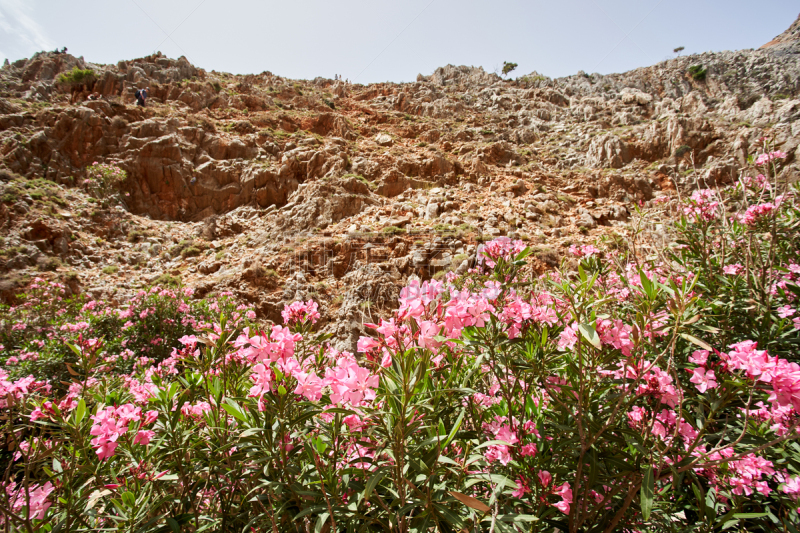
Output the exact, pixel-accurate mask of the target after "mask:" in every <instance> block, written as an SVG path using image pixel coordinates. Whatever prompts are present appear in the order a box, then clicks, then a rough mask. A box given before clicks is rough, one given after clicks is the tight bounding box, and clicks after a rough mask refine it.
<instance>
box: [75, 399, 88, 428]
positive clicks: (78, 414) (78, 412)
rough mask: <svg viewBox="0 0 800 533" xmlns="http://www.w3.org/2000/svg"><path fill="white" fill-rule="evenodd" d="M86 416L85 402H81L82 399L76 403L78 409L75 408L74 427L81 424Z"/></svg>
mask: <svg viewBox="0 0 800 533" xmlns="http://www.w3.org/2000/svg"><path fill="white" fill-rule="evenodd" d="M84 416H86V402H85V401H83V398H81V400H80V401H79V402H78V407H76V408H75V425H76V426H77V425H78V424H80V423H81V421H82V420H83V417H84Z"/></svg>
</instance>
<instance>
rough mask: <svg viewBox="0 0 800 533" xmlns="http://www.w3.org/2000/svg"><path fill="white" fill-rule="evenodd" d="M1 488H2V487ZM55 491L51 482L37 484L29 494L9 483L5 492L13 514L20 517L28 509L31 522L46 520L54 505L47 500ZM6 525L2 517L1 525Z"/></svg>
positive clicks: (30, 488)
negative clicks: (48, 511) (46, 514)
mask: <svg viewBox="0 0 800 533" xmlns="http://www.w3.org/2000/svg"><path fill="white" fill-rule="evenodd" d="M0 487H2V486H1V485H0ZM54 489H55V487H54V486H53V484H52V483H50V482H49V481H48V482H47V483H45V484H43V485H38V484H37V485H32V486H30V487H28V489H27V494H26V490H25V487H23V486H21V485H17V483H15V482H13V481H11V482H9V483H8V484H7V485H6V486H5V492H6V495H7V497H8V502H9V504H10V507H11V512H12V513H14V514H17V515H19V514H21V511H22V510H23V509H25V508H26V507H27V509H28V513H27V514H28V517H29V518H30V519H31V520H43V519H44V517H45V513H46V512H47V510H48V509H49V508H50V506H51V505H52V502H50V501H48V499H47V498H48V497H49V496H50V493H51V492H53V490H54ZM29 499H30V501H29ZM4 524H5V518H3V516H0V525H4ZM12 529H13V528H12Z"/></svg>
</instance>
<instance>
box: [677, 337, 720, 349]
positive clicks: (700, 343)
mask: <svg viewBox="0 0 800 533" xmlns="http://www.w3.org/2000/svg"><path fill="white" fill-rule="evenodd" d="M681 337H683V338H684V339H686V340H687V341H689V342H691V343H692V344H695V345H697V346H699V347H701V348H702V349H704V350H708V351H709V352H713V351H714V348H712V347H711V346H709V345H708V344H706V343H705V342H703V341H701V340H700V339H698V338H697V337H693V336H692V335H689V334H688V333H681Z"/></svg>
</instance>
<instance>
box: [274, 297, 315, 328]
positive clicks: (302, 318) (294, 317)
mask: <svg viewBox="0 0 800 533" xmlns="http://www.w3.org/2000/svg"><path fill="white" fill-rule="evenodd" d="M318 308H319V306H318V305H317V302H315V301H313V300H309V301H307V302H306V303H303V302H293V303H292V304H290V305H287V306H286V307H284V308H283V311H281V316H282V317H283V323H284V324H286V325H287V326H293V325H295V324H300V323H302V322H306V321H310V322H311V323H312V324H316V322H317V320H319V317H320V315H319V311H318Z"/></svg>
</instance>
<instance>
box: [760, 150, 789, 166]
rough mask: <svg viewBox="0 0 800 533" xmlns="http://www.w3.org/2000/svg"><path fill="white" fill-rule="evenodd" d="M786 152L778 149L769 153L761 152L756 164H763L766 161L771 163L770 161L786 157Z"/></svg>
mask: <svg viewBox="0 0 800 533" xmlns="http://www.w3.org/2000/svg"><path fill="white" fill-rule="evenodd" d="M785 158H786V152H781V151H780V150H777V151H775V152H770V153H768V154H761V155H759V156H758V157H757V158H756V165H758V166H761V165H763V164H764V163H769V162H770V161H774V160H775V159H785Z"/></svg>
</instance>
